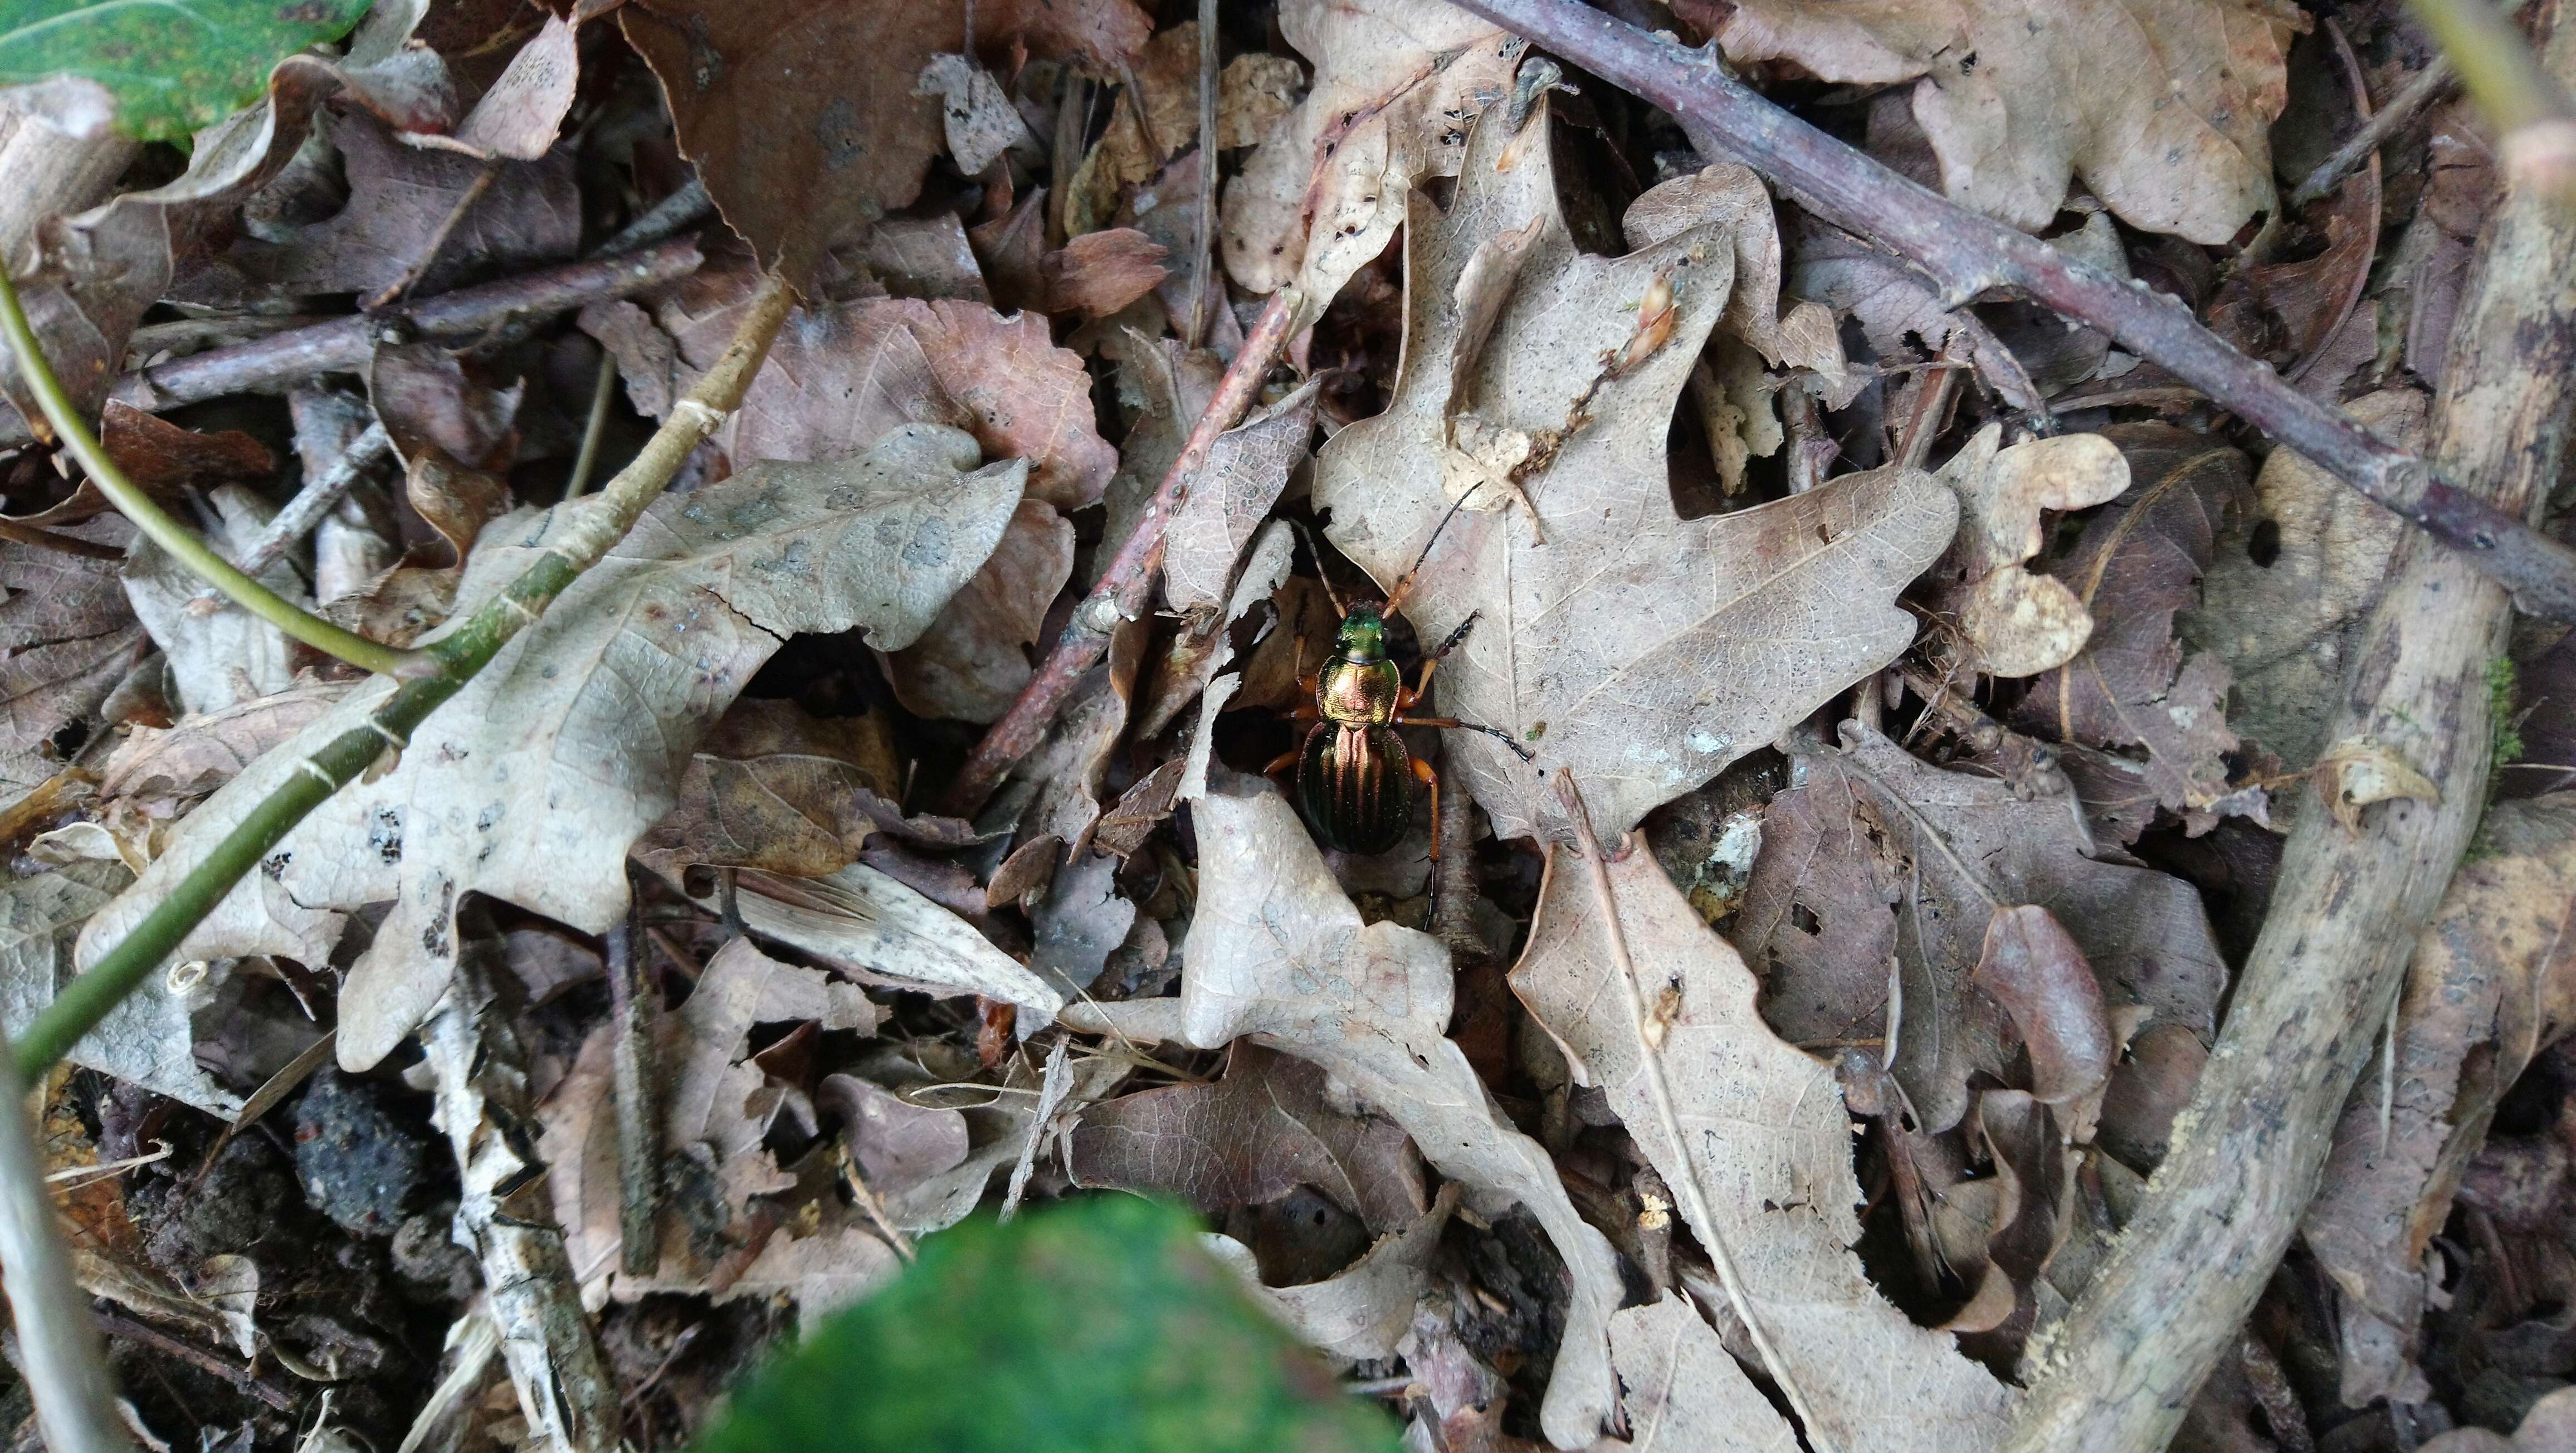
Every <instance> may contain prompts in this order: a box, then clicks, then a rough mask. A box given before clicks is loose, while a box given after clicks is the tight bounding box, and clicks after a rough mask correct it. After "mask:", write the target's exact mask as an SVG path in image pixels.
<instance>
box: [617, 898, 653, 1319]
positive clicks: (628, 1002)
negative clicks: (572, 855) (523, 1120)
mask: <svg viewBox="0 0 2576 1453" xmlns="http://www.w3.org/2000/svg"><path fill="white" fill-rule="evenodd" d="M642 906H643V899H642V898H641V897H638V898H637V899H636V900H635V906H634V907H633V908H630V909H629V910H628V912H627V915H626V916H625V917H624V918H621V919H619V920H618V921H617V922H616V923H615V924H614V925H612V926H611V927H610V928H609V930H608V936H607V940H606V944H605V947H606V949H607V954H606V958H607V967H608V1004H609V1016H610V1022H611V1024H612V1025H613V1026H614V1028H613V1029H612V1031H611V1032H612V1033H613V1034H614V1035H615V1036H616V1037H615V1038H614V1039H613V1040H612V1041H611V1042H610V1047H611V1049H612V1050H613V1051H614V1052H615V1054H614V1058H615V1065H614V1069H613V1072H614V1075H615V1084H614V1086H613V1089H614V1090H615V1094H614V1096H613V1097H612V1098H613V1099H614V1101H615V1104H616V1108H617V1192H618V1199H617V1230H618V1237H619V1261H620V1264H621V1265H622V1266H623V1267H624V1268H625V1270H626V1273H627V1275H629V1276H639V1277H642V1276H651V1275H652V1274H653V1269H654V1268H655V1267H657V1266H659V1265H661V1262H662V1116H661V1111H660V1108H659V1106H658V1104H657V1103H656V1099H655V1096H654V1094H653V1085H654V1079H655V1076H654V1074H653V1019H654V1013H653V1011H654V1010H655V1009H656V1008H657V1007H659V1002H658V999H657V998H656V996H655V994H654V992H653V981H652V978H651V976H649V975H647V974H646V973H645V972H644V965H643V958H644V956H643V955H641V954H639V953H637V952H636V951H635V949H636V944H637V940H639V939H641V938H642V937H643V932H642V930H641V929H639V928H638V927H637V925H636V918H637V916H638V914H639V913H640V911H641V909H642Z"/></svg>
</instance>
